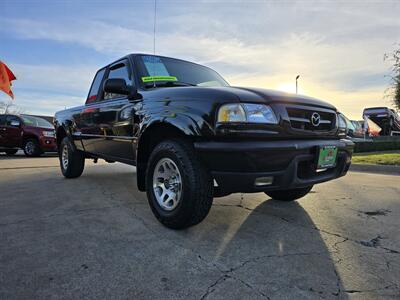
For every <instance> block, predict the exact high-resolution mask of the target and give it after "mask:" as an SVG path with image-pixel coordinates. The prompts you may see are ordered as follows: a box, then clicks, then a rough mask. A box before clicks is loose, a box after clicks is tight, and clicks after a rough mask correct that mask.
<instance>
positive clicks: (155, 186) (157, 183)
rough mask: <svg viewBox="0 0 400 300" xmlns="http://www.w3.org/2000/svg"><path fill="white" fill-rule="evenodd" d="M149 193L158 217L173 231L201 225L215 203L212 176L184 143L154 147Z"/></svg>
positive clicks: (151, 159)
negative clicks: (213, 202)
mask: <svg viewBox="0 0 400 300" xmlns="http://www.w3.org/2000/svg"><path fill="white" fill-rule="evenodd" d="M146 190H147V198H148V201H149V205H150V207H151V209H152V211H153V213H154V215H155V216H156V218H157V219H158V220H159V221H160V222H161V223H162V224H164V225H165V226H167V227H169V228H173V229H182V228H186V227H189V226H192V225H195V224H198V223H200V222H201V221H202V220H203V219H204V218H205V217H206V216H207V214H208V212H209V211H210V208H211V205H212V201H213V182H212V177H211V176H210V174H209V173H208V172H207V170H206V169H205V168H204V166H203V165H202V164H201V163H200V161H199V160H198V158H197V156H196V153H195V152H194V149H193V146H192V145H191V144H190V143H187V142H186V141H184V140H167V141H164V142H161V143H160V144H158V145H157V146H156V147H155V149H154V150H153V152H152V153H151V155H150V159H149V165H148V167H147V170H146Z"/></svg>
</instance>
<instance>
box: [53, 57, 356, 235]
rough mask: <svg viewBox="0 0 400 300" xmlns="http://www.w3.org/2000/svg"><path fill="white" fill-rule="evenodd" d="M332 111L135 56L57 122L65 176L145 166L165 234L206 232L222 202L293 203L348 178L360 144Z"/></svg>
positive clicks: (106, 72)
mask: <svg viewBox="0 0 400 300" xmlns="http://www.w3.org/2000/svg"><path fill="white" fill-rule="evenodd" d="M337 120H338V115H337V111H336V108H335V107H334V106H332V105H331V104H329V103H326V102H323V101H320V100H317V99H313V98H309V97H305V96H299V95H293V94H286V93H279V92H275V91H271V90H266V89H261V88H245V87H233V86H230V85H229V84H228V83H227V82H226V81H225V80H224V79H223V78H222V77H221V76H220V75H219V74H218V73H216V72H215V71H214V70H212V69H210V68H207V67H205V66H202V65H198V64H195V63H191V62H188V61H183V60H179V59H173V58H169V57H162V56H154V55H146V54H131V55H127V56H125V57H123V58H121V59H119V60H117V61H115V62H113V63H111V64H109V65H107V66H105V67H103V68H101V69H100V70H99V71H98V72H97V73H96V75H95V77H94V80H93V83H92V86H91V87H90V90H89V94H88V97H87V100H86V103H85V104H84V105H82V106H79V107H74V108H71V109H68V110H63V111H59V112H57V113H56V116H55V129H56V137H57V144H58V145H59V156H60V166H61V171H62V173H63V175H64V176H65V177H67V178H74V177H78V176H80V175H81V174H82V172H83V169H84V164H85V159H87V158H92V159H98V158H103V159H105V160H107V161H118V162H122V163H127V164H131V165H135V166H136V172H137V185H138V188H139V190H141V191H146V192H147V196H148V201H149V204H150V207H151V209H152V211H153V213H154V215H155V216H156V217H157V219H158V220H160V221H161V222H162V223H163V224H164V225H166V226H168V227H170V228H176V229H177V228H184V227H188V226H191V225H194V224H197V223H199V222H201V221H202V220H203V219H204V218H205V217H206V215H207V214H208V211H209V210H210V208H211V205H212V201H213V197H219V196H224V195H228V194H230V193H237V192H246V193H247V192H248V193H251V192H265V193H266V194H267V195H269V196H270V197H272V198H274V199H277V200H283V201H291V200H295V199H298V198H301V197H303V196H305V195H306V194H307V193H308V192H310V191H311V189H312V187H313V185H314V184H317V183H320V182H324V181H328V180H332V179H335V178H338V177H340V176H343V175H345V174H346V172H347V170H348V169H349V166H350V162H351V156H352V152H353V146H354V144H353V143H352V142H351V141H349V140H347V139H341V137H340V135H339V130H338V121H337Z"/></svg>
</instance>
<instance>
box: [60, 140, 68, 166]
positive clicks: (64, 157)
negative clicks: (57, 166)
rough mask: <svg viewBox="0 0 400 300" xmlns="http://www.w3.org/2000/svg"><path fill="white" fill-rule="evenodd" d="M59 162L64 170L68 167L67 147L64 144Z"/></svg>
mask: <svg viewBox="0 0 400 300" xmlns="http://www.w3.org/2000/svg"><path fill="white" fill-rule="evenodd" d="M61 163H62V166H63V169H64V170H66V169H67V168H68V147H67V145H65V146H64V147H63V149H62V152H61Z"/></svg>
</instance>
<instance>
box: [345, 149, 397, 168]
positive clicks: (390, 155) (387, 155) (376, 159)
mask: <svg viewBox="0 0 400 300" xmlns="http://www.w3.org/2000/svg"><path fill="white" fill-rule="evenodd" d="M352 162H353V163H355V164H372V165H393V166H394V165H396V166H400V151H388V152H369V153H356V154H354V155H353V159H352Z"/></svg>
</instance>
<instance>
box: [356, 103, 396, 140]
mask: <svg viewBox="0 0 400 300" xmlns="http://www.w3.org/2000/svg"><path fill="white" fill-rule="evenodd" d="M363 116H366V117H367V118H368V119H370V120H372V121H373V122H374V123H376V124H377V125H378V126H379V127H380V128H382V130H381V131H380V135H392V134H395V133H397V132H398V133H399V134H400V116H399V114H398V113H396V112H395V111H394V110H393V109H391V108H388V107H371V108H366V109H364V112H363Z"/></svg>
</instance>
